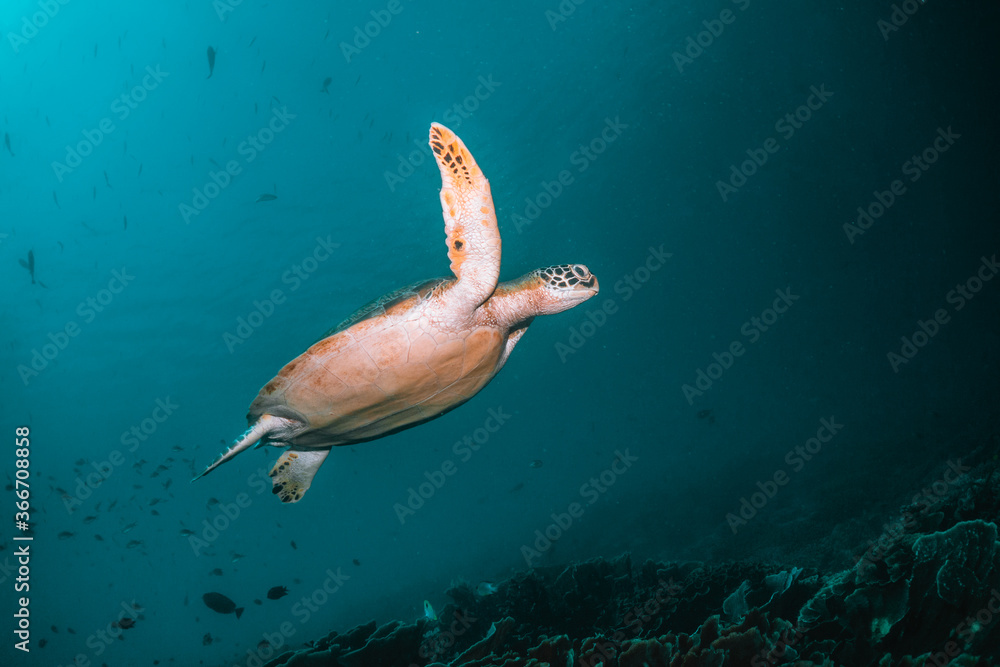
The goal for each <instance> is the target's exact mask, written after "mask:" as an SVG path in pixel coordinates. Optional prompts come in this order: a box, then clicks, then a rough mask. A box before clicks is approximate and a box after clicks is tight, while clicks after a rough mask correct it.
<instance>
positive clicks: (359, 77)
mask: <svg viewBox="0 0 1000 667" xmlns="http://www.w3.org/2000/svg"><path fill="white" fill-rule="evenodd" d="M358 81H361V75H360V74H359V75H358V78H357V81H355V82H354V85H355V86H356V85H358Z"/></svg>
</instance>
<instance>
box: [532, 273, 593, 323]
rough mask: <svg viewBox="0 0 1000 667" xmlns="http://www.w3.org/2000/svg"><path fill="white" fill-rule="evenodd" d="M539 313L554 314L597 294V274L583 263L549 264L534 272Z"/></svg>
mask: <svg viewBox="0 0 1000 667" xmlns="http://www.w3.org/2000/svg"><path fill="white" fill-rule="evenodd" d="M534 273H535V274H536V275H537V277H538V282H539V284H538V287H537V288H536V293H535V294H536V298H537V307H538V311H539V312H538V314H539V315H552V314H554V313H561V312H562V311H564V310H569V309H570V308H572V307H573V306H576V305H577V304H581V303H583V302H584V301H586V300H587V299H589V298H590V297H592V296H594V295H595V294H597V292H598V291H599V290H600V286H599V285H598V284H597V276H595V275H594V274H592V273H591V272H590V270H589V269H588V268H587V267H586V266H584V265H583V264H560V265H558V266H547V267H545V268H544V269H538V270H537V271H535V272H534Z"/></svg>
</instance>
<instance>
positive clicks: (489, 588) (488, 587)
mask: <svg viewBox="0 0 1000 667" xmlns="http://www.w3.org/2000/svg"><path fill="white" fill-rule="evenodd" d="M497 590H498V589H497V585H496V584H494V583H491V582H489V581H483V582H480V583H479V585H478V586H476V595H480V596H485V595H493V594H494V593H496V592H497Z"/></svg>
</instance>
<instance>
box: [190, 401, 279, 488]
mask: <svg viewBox="0 0 1000 667" xmlns="http://www.w3.org/2000/svg"><path fill="white" fill-rule="evenodd" d="M290 421H291V420H289V419H283V418H281V417H275V416H274V415H262V416H261V418H260V419H258V420H257V421H256V422H254V425H253V426H251V427H250V428H249V429H248V430H247V432H246V433H244V434H243V435H242V436H240V439H239V440H237V441H236V442H234V443H233V444H232V445H231V446H230V447H229V449H227V450H226V451H224V452H223V453H221V454H219V456H218V457H217V458H216V459H215V461H214V462H213V463H212V465H210V466H208V467H207V468H205V470H203V471H202V473H201V474H200V475H198V476H197V477H195V478H194V479H192V480H191V481H192V482H193V481H195V480H197V479H201V478H202V477H204V476H205V475H207V474H208V473H210V472H212V471H213V470H215V469H216V468H218V467H219V466H220V465H222V464H223V463H225V462H226V461H228V460H229V459H231V458H233V457H234V456H236V455H237V454H239V453H240V452H242V451H244V450H246V449H250V448H251V447H253V446H254V444H255V443H257V442H259V441H260V440H261V439H262V438H264V437H266V436H267V435H269V434H271V433H273V432H275V431H277V430H279V429H282V428H285V427H287V425H288V423H289V422H290Z"/></svg>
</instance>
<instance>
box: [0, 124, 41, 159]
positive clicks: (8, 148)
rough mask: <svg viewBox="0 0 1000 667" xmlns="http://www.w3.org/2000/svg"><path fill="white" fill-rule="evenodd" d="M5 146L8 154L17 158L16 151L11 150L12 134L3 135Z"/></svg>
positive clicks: (5, 133)
mask: <svg viewBox="0 0 1000 667" xmlns="http://www.w3.org/2000/svg"><path fill="white" fill-rule="evenodd" d="M46 120H48V118H46ZM3 145H4V146H6V147H7V152H8V153H10V156H11V157H15V155H14V151H12V150H11V149H10V134H9V133H7V132H4V133H3Z"/></svg>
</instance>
